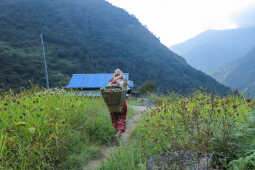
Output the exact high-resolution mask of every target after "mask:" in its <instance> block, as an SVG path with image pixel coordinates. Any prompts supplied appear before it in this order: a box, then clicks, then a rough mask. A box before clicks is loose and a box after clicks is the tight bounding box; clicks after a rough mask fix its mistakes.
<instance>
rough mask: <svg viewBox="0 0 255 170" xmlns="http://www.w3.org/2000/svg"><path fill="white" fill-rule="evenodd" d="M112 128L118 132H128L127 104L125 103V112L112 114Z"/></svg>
mask: <svg viewBox="0 0 255 170" xmlns="http://www.w3.org/2000/svg"><path fill="white" fill-rule="evenodd" d="M111 117H112V126H113V127H114V128H115V129H116V132H117V133H118V132H125V130H126V119H127V102H126V100H125V101H124V104H123V112H121V113H111Z"/></svg>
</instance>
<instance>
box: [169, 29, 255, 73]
mask: <svg viewBox="0 0 255 170" xmlns="http://www.w3.org/2000/svg"><path fill="white" fill-rule="evenodd" d="M254 37H255V28H254V27H251V28H237V29H228V30H208V31H205V32H203V33H201V34H199V35H197V36H195V37H193V38H191V39H189V40H187V41H185V42H183V43H180V44H177V45H174V46H171V47H170V49H172V50H173V51H174V52H176V53H177V54H179V55H181V56H183V57H184V58H185V59H186V60H187V62H188V63H189V64H191V65H192V66H193V67H195V68H197V69H199V70H202V71H205V72H207V73H208V72H210V71H213V70H216V69H218V68H220V67H222V66H225V65H227V64H229V63H231V62H232V61H234V60H236V59H238V58H239V57H240V56H244V55H245V54H246V53H247V52H248V51H249V50H250V49H251V48H252V47H253V46H254V45H255V43H254Z"/></svg>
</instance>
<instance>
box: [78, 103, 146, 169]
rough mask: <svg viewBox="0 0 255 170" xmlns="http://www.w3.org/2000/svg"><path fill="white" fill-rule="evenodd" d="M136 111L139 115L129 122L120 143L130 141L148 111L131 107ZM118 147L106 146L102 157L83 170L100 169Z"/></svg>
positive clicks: (143, 107)
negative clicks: (137, 125) (143, 115)
mask: <svg viewBox="0 0 255 170" xmlns="http://www.w3.org/2000/svg"><path fill="white" fill-rule="evenodd" d="M130 107H132V108H133V109H134V111H135V112H136V113H137V114H135V116H133V117H132V118H131V119H130V120H129V121H128V125H127V130H126V132H125V133H123V134H122V136H121V139H120V142H125V141H127V140H128V138H129V137H130V135H131V133H132V131H133V130H134V128H135V126H136V124H137V123H138V121H139V120H140V118H141V117H142V114H143V113H144V111H145V110H146V107H145V106H130ZM116 148H117V146H109V147H107V146H104V147H102V148H101V149H100V152H101V153H102V157H101V158H98V159H95V160H92V161H90V162H89V163H88V164H87V165H86V166H85V167H84V168H83V170H96V169H97V168H99V167H100V165H101V163H102V162H103V161H105V160H106V159H107V157H108V156H109V155H111V153H112V151H113V150H114V149H116Z"/></svg>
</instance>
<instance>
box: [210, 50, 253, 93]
mask: <svg viewBox="0 0 255 170" xmlns="http://www.w3.org/2000/svg"><path fill="white" fill-rule="evenodd" d="M212 75H213V77H215V78H216V79H217V80H218V81H220V82H222V83H224V84H226V85H228V86H229V87H232V88H237V89H239V90H240V91H245V92H246V94H247V95H248V94H250V95H254V94H255V77H254V75H255V48H253V49H252V50H251V51H250V52H249V53H248V54H247V55H245V56H244V57H241V58H240V59H238V60H235V61H234V62H232V63H231V64H229V65H227V66H225V67H223V68H221V69H218V70H217V71H216V72H214V73H213V74H212Z"/></svg>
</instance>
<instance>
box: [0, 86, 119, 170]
mask: <svg viewBox="0 0 255 170" xmlns="http://www.w3.org/2000/svg"><path fill="white" fill-rule="evenodd" d="M0 99H1V100H0V169H18V170H28V169H79V168H81V167H82V165H83V164H86V163H87V162H88V161H89V160H90V159H91V158H93V157H97V156H100V155H99V154H98V153H99V152H98V151H99V146H100V145H104V144H107V143H110V142H112V141H113V136H114V129H113V128H112V126H111V122H110V118H109V113H108V110H107V108H106V106H105V104H104V102H103V100H102V98H88V97H78V96H76V95H66V94H65V93H58V92H54V93H49V92H47V91H45V90H43V89H41V90H40V89H38V88H36V87H34V89H33V90H29V91H24V92H21V93H19V94H14V93H12V92H9V93H8V94H7V93H6V94H1V96H0Z"/></svg>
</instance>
